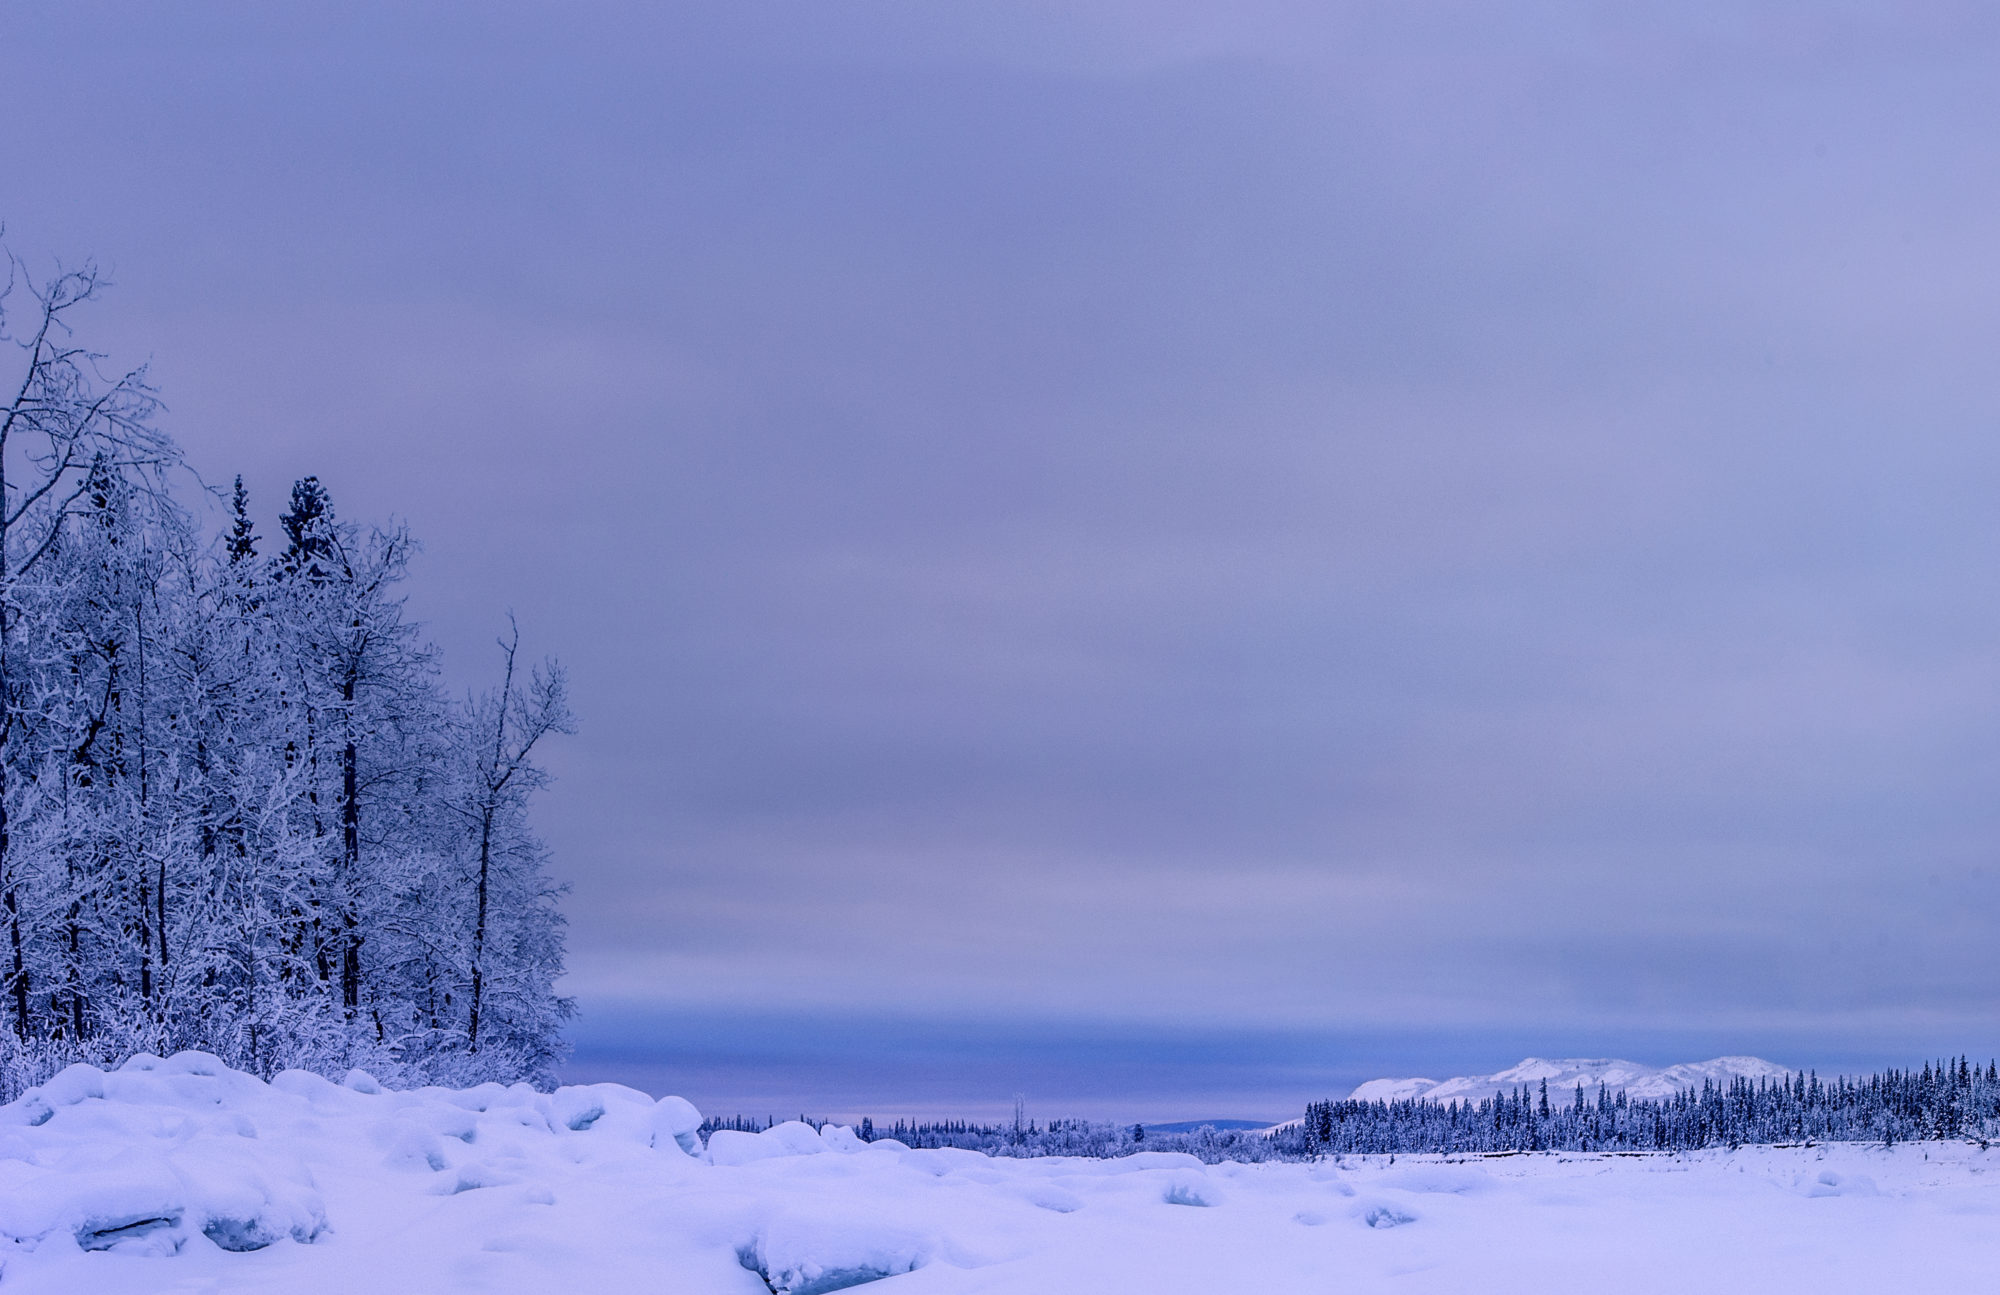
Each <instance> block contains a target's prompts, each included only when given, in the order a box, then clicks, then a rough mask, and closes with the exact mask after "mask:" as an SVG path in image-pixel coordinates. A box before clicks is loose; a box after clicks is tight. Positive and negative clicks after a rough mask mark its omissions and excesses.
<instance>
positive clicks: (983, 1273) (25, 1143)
mask: <svg viewBox="0 0 2000 1295" xmlns="http://www.w3.org/2000/svg"><path fill="white" fill-rule="evenodd" d="M1528 1064H1529V1065H1542V1066H1558V1067H1559V1066H1561V1065H1563V1064H1565V1063H1557V1062H1535V1063H1528ZM700 1122H701V1121H700V1114H699V1112H697V1111H695V1110H694V1108H693V1107H692V1106H689V1105H688V1104H687V1103H686V1102H683V1101H680V1100H679V1099H674V1098H668V1099H663V1100H661V1101H657V1102H656V1101H654V1100H652V1099H651V1098H649V1097H647V1096H646V1095H645V1094H644V1093H640V1092H636V1091H634V1090H632V1089H629V1088H622V1087H619V1086H618V1085H615V1084H592V1085H586V1086H579V1087H574V1088H565V1089H559V1090H558V1091H556V1092H554V1093H539V1092H536V1091H534V1090H533V1089H531V1088H528V1087H525V1086H522V1085H513V1086H507V1085H501V1084H482V1085H479V1086H478V1087H475V1088H467V1089H462V1090H454V1089H443V1088H423V1089H416V1090H411V1091H388V1090H385V1089H383V1088H382V1087H381V1085H380V1084H377V1083H374V1082H372V1081H370V1080H369V1079H367V1078H366V1077H365V1076H361V1075H350V1076H347V1077H346V1079H345V1080H344V1081H343V1082H341V1083H333V1082H330V1081H328V1080H326V1079H323V1078H320V1077H318V1076H315V1075H309V1074H304V1073H301V1072H288V1073H285V1074H281V1075H278V1076H276V1077H275V1078H273V1079H272V1080H271V1082H269V1083H268V1084H267V1083H264V1082H262V1081H260V1080H258V1079H256V1078H254V1077H251V1076H248V1075H242V1074H237V1073H235V1072H233V1071H230V1070H228V1069H226V1068H225V1067H223V1066H221V1065H220V1064H219V1063H217V1062H216V1061H215V1059H214V1058H212V1057H204V1056H200V1055H197V1054H182V1055H180V1056H176V1057H170V1058H166V1059H164V1060H163V1059H161V1058H158V1057H140V1058H135V1059H134V1060H133V1061H132V1062H130V1063H129V1064H127V1065H125V1066H123V1067H121V1068H119V1069H117V1070H113V1071H109V1072H106V1071H102V1070H96V1069H93V1068H91V1067H88V1066H77V1067H72V1068H71V1069H69V1070H66V1071H64V1072H62V1073H61V1074H59V1075H56V1076H54V1077H53V1078H52V1079H50V1080H49V1082H48V1083H46V1084H43V1085H41V1086H40V1087H39V1088H36V1089H33V1090H31V1091H30V1092H28V1093H25V1094H23V1095H22V1097H21V1098H20V1099H19V1100H17V1101H15V1102H13V1103H10V1104H8V1105H6V1106H0V1291H4V1292H6V1293H7V1295H161V1293H162V1292H170V1291H185V1292H204V1293H206V1295H247V1293H249V1292H258V1293H260V1295H355V1293H356V1292H363V1293H364V1295H430V1293H431V1292H445V1291H479V1292H484V1293H486V1295H547V1293H548V1292H551V1291H585V1292H589V1293H590V1295H626V1293H627V1292H633V1293H635V1295H636V1293H637V1292H646V1291H658V1290H662V1289H672V1290H676V1291H686V1292H690V1293H691V1295H696V1293H700V1295H706V1293H708V1292H714V1293H715V1295H729V1293H732V1292H733V1293H734V1295H758V1293H760V1292H771V1293H772V1295H826V1293H827V1292H832V1291H840V1290H846V1289H850V1288H857V1287H858V1288H864V1289H866V1290H882V1291H885V1292H887V1291H900V1290H906V1289H907V1290H909V1291H913V1292H914V1291H940V1292H942V1291H972V1290H979V1291H983V1292H987V1295H1082V1293H1083V1292H1092V1293H1093V1295H1095V1293H1096V1292H1104V1291H1145V1292H1147V1293H1148V1295H1215V1292H1218V1291H1239V1290H1241V1291H1252V1290H1256V1291H1263V1290H1286V1291H1290V1290H1340V1291H1347V1292H1354V1293H1355V1295H1369V1293H1370V1292H1385V1293H1386V1292H1392V1291H1415V1290H1425V1291H1465V1290H1478V1291H1491V1292H1494V1293H1495V1295H1517V1293H1518V1295H1546V1293H1547V1292H1549V1291H1569V1290H1599V1289H1640V1288H1643V1289H1645V1290H1648V1291H1651V1290H1665V1291H1689V1290H1731V1291H1734V1290H1814V1291H1830V1292H1849V1291H1852V1292H1856V1293H1857V1295H1859V1293H1860V1292H1869V1293H1871V1295H1872V1293H1873V1292H1879V1291H1881V1290H1886V1289H1895V1288H1899V1287H1900V1286H1902V1285H1907V1284H1908V1280H1907V1279H1908V1272H1909V1256H1910V1255H1911V1254H1913V1253H1920V1254H1922V1255H1923V1257H1924V1267H1925V1275H1926V1277H1927V1279H1929V1280H1931V1281H1933V1282H1935V1283H1938V1284H1940V1285H1942V1286H1943V1287H1945V1288H1946V1289H1954V1290H1957V1289H1965V1290H1983V1289H1986V1288H1987V1287H1989V1286H1990V1285H1991V1284H1992V1281H1991V1277H1992V1271H1991V1270H1992V1266H1993V1260H1992V1257H1993V1255H1994V1254H1995V1253H2000V1147H1996V1148H1994V1149H1992V1150H1990V1151H1989V1150H1983V1149H1981V1148H1980V1147H1978V1146H1977V1145H1976V1144H1968V1143H1963V1142H1961V1143H1941V1142H1930V1143H1913V1144H1898V1145H1896V1146H1893V1147H1884V1146H1882V1145H1880V1144H1871V1145H1859V1144H1846V1145H1840V1144H1836V1145H1831V1146H1811V1147H1805V1146H1802V1147H1789V1148H1778V1147H1746V1148H1743V1149H1741V1150H1739V1151H1735V1152H1725V1151H1720V1150H1717V1151H1714V1152H1700V1153H1693V1154H1687V1155H1674V1156H1668V1155H1661V1156H1621V1155H1589V1154H1582V1153H1561V1154H1553V1153H1551V1154H1523V1155H1511V1156H1504V1157H1462V1156H1461V1157H1440V1156H1396V1157H1387V1156H1381V1157H1377V1156H1353V1155H1350V1156H1346V1157H1342V1158H1340V1159H1339V1160H1337V1161H1320V1162H1317V1163H1289V1164H1288V1163H1266V1164H1220V1165H1204V1164H1202V1163H1201V1162H1200V1161H1199V1160H1196V1159H1195V1158H1194V1157H1192V1156H1188V1155H1184V1154H1179V1153H1160V1152H1148V1153H1142V1154H1138V1155H1132V1156H1126V1157H1123V1158H1120V1159H1115V1160H1087V1159H1073V1158H1062V1157H1049V1158H1044V1159H1026V1160H1013V1159H1005V1158H991V1157H988V1156H985V1155H981V1154H979V1153H977V1152H973V1151H964V1150H918V1149H912V1148H910V1147H906V1146H904V1145H902V1144H900V1143H897V1142H893V1141H889V1140H886V1139H884V1140H878V1141H874V1142H863V1141H862V1140H861V1139H860V1138H859V1137H856V1136H855V1135H854V1134H853V1133H852V1132H851V1131H849V1130H844V1129H841V1128H839V1127H837V1126H828V1127H826V1128H822V1129H814V1128H812V1127H811V1126H809V1125H805V1124H789V1125H779V1126H777V1127H776V1128H773V1129H770V1130H767V1131H765V1132H763V1133H756V1134H750V1133H741V1134H726V1133H722V1132H718V1133H716V1134H715V1135H714V1137H713V1139H712V1140H711V1141H710V1143H709V1144H708V1145H707V1146H704V1145H703V1144H702V1142H701V1140H700V1138H699V1136H698V1128H699V1125H700ZM1884 1237H1888V1238H1891V1239H1893V1241H1894V1244H1884V1242H1883V1238H1884ZM1419 1273H1420V1274H1421V1280H1420V1281H1418V1282H1417V1284H1414V1285H1413V1284H1412V1275H1413V1274H1419ZM1635 1281H1636V1282H1637V1286H1635V1285H1634V1282H1635ZM875 1283H886V1284H884V1285H880V1286H877V1285H875Z"/></svg>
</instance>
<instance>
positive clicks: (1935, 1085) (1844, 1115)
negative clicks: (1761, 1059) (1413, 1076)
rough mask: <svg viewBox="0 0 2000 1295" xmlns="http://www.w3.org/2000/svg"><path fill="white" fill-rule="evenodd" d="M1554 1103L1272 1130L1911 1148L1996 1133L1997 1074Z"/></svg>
mask: <svg viewBox="0 0 2000 1295" xmlns="http://www.w3.org/2000/svg"><path fill="white" fill-rule="evenodd" d="M1572 1096H1573V1100H1571V1101H1569V1102H1563V1101H1561V1094H1558V1096H1557V1099H1556V1100H1555V1101H1551V1100H1550V1097H1549V1091H1548V1083H1547V1081H1546V1080H1544V1081H1543V1083H1542V1085H1541V1087H1540V1089H1539V1090H1537V1091H1533V1092H1531V1091H1530V1090H1529V1089H1528V1088H1527V1087H1526V1086H1525V1085H1524V1086H1522V1087H1520V1088H1517V1089H1516V1090H1515V1091H1514V1092H1512V1093H1502V1094H1500V1095H1499V1096H1497V1097H1489V1098H1487V1099H1485V1100H1484V1101H1480V1102H1427V1101H1422V1100H1410V1101H1399V1102H1381V1101H1376V1102H1360V1101H1351V1100H1350V1101H1338V1102H1314V1103H1313V1104H1312V1105H1310V1106H1308V1107H1307V1108H1306V1116H1305V1120H1304V1121H1303V1122H1302V1123H1301V1124H1298V1125H1292V1126H1287V1127H1286V1128H1285V1129H1284V1130H1281V1131H1280V1133H1279V1134H1278V1135H1277V1137H1278V1139H1279V1140H1280V1141H1283V1142H1286V1143H1287V1144H1289V1146H1290V1147H1291V1148H1292V1149H1294V1150H1295V1151H1296V1152H1298V1153H1301V1154H1304V1155H1308V1156H1313V1155H1328V1154H1336V1155H1337V1154H1377V1153H1393V1154H1398V1155H1401V1154H1411V1153H1425V1152H1430V1153H1451V1152H1460V1151H1464V1152H1495V1151H1694V1150H1699V1149H1701V1148H1703V1147H1738V1146H1742V1145H1744V1144H1746V1143H1788V1142H1789V1143H1797V1142H1909V1141H1917V1140H1923V1139H1936V1138H1973V1139H1977V1140H1980V1141H1982V1142H1983V1141H1985V1140H1987V1139H1991V1138H1994V1137H1996V1136H2000V1069H1996V1068H1995V1065H1994V1063H1993V1062H1991V1061H1989V1062H1987V1064H1986V1068H1985V1069H1984V1070H1981V1069H1980V1068H1978V1067H1976V1066H1974V1065H1972V1064H1971V1063H1970V1062H1968V1061H1967V1060H1966V1059H1965V1058H1963V1057H1961V1058H1959V1059H1958V1060H1957V1061H1944V1062H1939V1063H1937V1064H1936V1065H1932V1064H1930V1063H1925V1065H1924V1067H1923V1069H1922V1070H1888V1071H1884V1072H1882V1073H1881V1074H1877V1075H1869V1076H1867V1077H1865V1078H1859V1079H1849V1078H1845V1077H1843V1078H1840V1079H1835V1080H1832V1081H1831V1082H1828V1081H1823V1080H1821V1079H1820V1078H1819V1076H1818V1075H1817V1074H1814V1073H1812V1072H1810V1071H1802V1072H1800V1073H1798V1074H1795V1075H1793V1076H1792V1077H1791V1078H1789V1079H1780V1080H1776V1081H1773V1080H1768V1079H1760V1080H1758V1081H1757V1082H1755V1083H1752V1082H1750V1081H1749V1080H1747V1079H1736V1080H1733V1081H1732V1082H1730V1083H1728V1084H1717V1083H1714V1082H1712V1081H1706V1080H1705V1081H1703V1083H1702V1086H1701V1088H1700V1089H1693V1088H1688V1089H1684V1090H1682V1091H1681V1092H1679V1093H1676V1094H1675V1095H1674V1096H1672V1097H1667V1098H1660V1099H1634V1098H1628V1097H1627V1096H1626V1095H1625V1094H1624V1093H1623V1092H1618V1093H1612V1092H1610V1091H1608V1090H1607V1089H1606V1088H1605V1087H1603V1086H1602V1085H1599V1087H1598V1089H1597V1092H1596V1093H1595V1095H1594V1096H1593V1095H1592V1094H1589V1093H1587V1092H1586V1091H1585V1090H1584V1089H1583V1088H1582V1086H1580V1085H1579V1086H1578V1087H1577V1089H1576V1091H1575V1093H1574V1094H1573V1095H1572Z"/></svg>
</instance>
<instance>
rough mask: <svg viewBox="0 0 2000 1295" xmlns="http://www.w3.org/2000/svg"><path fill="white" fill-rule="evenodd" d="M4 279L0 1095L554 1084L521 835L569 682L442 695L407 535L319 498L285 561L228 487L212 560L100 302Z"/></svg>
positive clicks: (545, 913)
mask: <svg viewBox="0 0 2000 1295" xmlns="http://www.w3.org/2000/svg"><path fill="white" fill-rule="evenodd" d="M8 264H9V266H10V267H11V275H10V278H9V287H8V289H7V291H5V292H4V293H0V341H4V342H5V343H7V345H5V346H4V347H0V354H4V358H5V360H6V361H7V362H10V363H11V364H12V365H13V369H12V371H0V377H4V378H6V379H7V380H8V381H7V386H6V387H5V388H4V393H5V395H6V397H7V398H8V400H9V403H8V404H7V405H6V406H5V407H4V408H0V991H3V992H0V1002H4V1008H0V1014H4V1020H5V1028H4V1030H0V1039H4V1042H0V1100H4V1098H5V1097H7V1096H9V1095H11V1093H12V1091H14V1090H15V1089H17V1088H18V1087H19V1086H20V1085H21V1084H23V1083H28V1082H33V1081H34V1080H35V1079H36V1078H38V1077H39V1076H40V1075H42V1074H44V1073H46V1072H48V1071H49V1070H50V1069H52V1068H54V1067H56V1066H58V1065H61V1064H64V1063H65V1062H67V1061H69V1060H74V1059H93V1060H108V1059H115V1058H116V1057H118V1056H119V1055H122V1054H126V1053H130V1052H133V1051H137V1050H141V1049H144V1050H149V1051H156V1052H164V1051H171V1050H176V1049H180V1048H188V1047H196V1048H202V1049H205V1050H208V1051H211V1052H215V1053H217V1054H218V1055H220V1056H222V1057H223V1058H224V1059H225V1060H228V1061H229V1062H231V1063H232V1064H234V1065H238V1066H241V1067H244V1068H247V1069H250V1070H253V1071H257V1072H260V1073H271V1072H274V1071H276V1070H278V1069H282V1068H285V1067H288V1066H305V1067H310V1068H316V1069H320V1070H325V1071H339V1070H342V1069H344V1068H346V1067H348V1066H352V1065H364V1066H367V1067H369V1068H371V1069H374V1070H376V1071H377V1072H378V1073H381V1074H383V1075H384V1076H385V1077H390V1078H400V1079H405V1080H422V1079H430V1078H447V1079H452V1080H458V1081H464V1080H475V1079H485V1078H508V1079H513V1078H528V1079H532V1080H537V1081H542V1082H546V1081H548V1080H549V1079H550V1078H551V1077H552V1075H553V1068H554V1065H555V1062H556V1061H557V1060H558V1058H559V1037H560V1027H561V1025H562V1022H563V1020H564V1018H565V1016H566V1014H567V1011H568V1007H567V1004H566V1003H565V1002H564V1001H563V1000H561V999H560V998H559V997H558V996H557V995H556V994H555V991H554V984H555V980H556V978H557V976H558V975H559V974H560V972H561V968H562V958H563V941H562V922H561V917H560V914H559V913H558V912H557V910H556V906H555V899H556V896H557V894H558V888H557V887H556V886H554V884H553V883H552V882H551V881H550V880H549V878H548V875H547V859H546V856H545V853H544V851H543V850H542V848H541V846H540V845H539V843H538V842H537V841H536V839H535V837H534V835H533V833H532V832H531V830H530V829H529V825H528V806H529V801H530V799H531V798H532V795H533V793H534V792H535V791H536V790H537V789H539V788H540V787H541V786H543V785H544V783H545V781H546V779H545V777H544V775H543V774H542V772H541V770H540V769H539V768H538V767H537V766H536V765H535V763H534V761H533V758H532V757H533V755H534V753H535V751H536V749H537V746H538V744H539V743H540V742H541V741H542V739H543V738H545V737H546V736H547V735H548V734H550V733H554V732H567V731H569V728H570V725H571V721H570V717H569V712H568V709H567V707H566V704H565V702H564V689H563V676H562V673H561V671H560V669H559V668H557V667H555V666H554V665H552V664H550V665H544V666H540V667H526V666H522V665H521V664H520V663H519V662H518V661H517V647H518V635H516V636H515V637H513V638H510V639H509V640H508V641H507V642H506V643H505V644H503V647H504V657H503V660H502V662H501V665H502V670H501V681H500V683H499V685H498V687H497V688H496V689H495V690H494V691H493V692H491V693H490V694H481V695H478V696H474V697H469V698H466V699H464V700H462V701H454V700H452V699H451V698H450V697H449V696H448V695H447V694H446V692H445V690H444V688H443V686H442V683H441V680H440V677H439V672H438V665H437V659H436V653H435V652H434V651H433V650H432V649H431V648H430V646H429V645H428V644H427V643H426V642H425V641H424V639H423V637H422V634H421V629H420V627H419V626H417V625H416V624H414V623H413V622H411V621H410V620H409V619H408V617H407V616H406V614H405V610H404V602H403V597H402V594H401V592H400V590H401V586H402V581H403V580H404V578H405V576H406V574H407V571H408V565H409V561H410V558H411V556H412V554H413V552H414V545H413V543H412V541H411V539H410V537H409V535H408V534H407V533H406V532H405V531H404V530H402V529H401V528H400V527H391V528H364V527H360V526H356V525H354V524H351V523H349V522H346V521H344V520H342V519H340V518H339V517H338V516H337V515H336V512H335V509H334V506H333V501H332V499H331V497H330V496H329V494H328V492H327V491H326V489H325V488H324V487H323V486H322V485H321V484H320V482H319V481H318V480H317V479H316V478H313V477H306V478H303V479H301V480H300V481H299V483H298V484H297V486H295V487H294V489H293V492H292V496H291V500H290V502H289V505H288V507H287V509H286V510H285V512H284V514H283V516H282V517H281V519H280V528H281V532H282V534H283V537H284V547H283V549H282V551H281V552H279V553H277V554H274V555H273V556H272V557H271V558H269V559H268V560H260V559H259V558H258V553H257V549H258V538H257V535H256V528H255V526H254V524H253V523H252V521H251V519H250V511H249V498H248V494H247V492H246V491H245V490H244V488H243V484H242V481H241V479H240V478H238V479H237V481H236V483H235V489H234V491H233V494H232V497H231V498H230V500H229V501H228V508H229V518H228V523H227V530H226V532H225V533H222V534H217V535H213V536H210V535H207V534H206V533H205V529H204V527H203V526H202V525H201V524H200V523H199V520H198V519H199V517H200V516H201V515H202V508H205V507H206V506H207V504H208V503H209V501H208V500H207V499H206V497H205V493H204V492H202V491H201V490H199V489H198V488H197V487H196V486H195V485H194V483H193V480H192V478H191V476H189V475H188V474H186V473H184V472H182V471H181V470H180V467H179V464H180V459H179V453H178V451H177V449H176V448H175V446H174V444H173V442H172V441H171V440H170V439H169V438H168V437H167V436H166V434H165V433H164V432H163V431H161V430H160V429H159V427H158V426H157V417H158V412H159V407H158V402H157V400H156V398H155V396H154V393H153V391H152V389H151V388H150V387H149V386H148V385H147V382H146V375H145V373H144V371H143V370H141V371H134V372H131V373H127V374H125V375H124V376H122V377H119V378H116V379H105V378H103V377H101V376H100V375H99V361H100V359H101V357H98V356H96V355H94V354H92V353H91V352H89V351H88V350H86V349H84V348H83V347H81V346H79V345H77V344H76V343H75V341H74V340H73V337H72V334H71V331H70V330H71V327H72V324H73V317H74V316H75V314H76V312H77V311H78V309H79V308H80V307H81V306H83V305H84V304H85V303H87V302H89V301H90V300H91V299H92V298H93V297H95V296H96V295H97V293H98V290H99V282H98V280H97V278H96V276H95V275H94V273H92V272H91V271H89V270H85V271H81V272H76V273H70V274H63V275H58V276H56V277H55V278H53V279H50V280H48V281H46V282H37V281H36V280H34V279H33V278H32V277H31V276H29V275H28V274H27V273H26V271H25V270H24V269H23V268H22V267H21V266H20V264H19V263H18V262H16V261H12V260H10V261H9V262H8ZM23 321H25V322H23ZM176 490H178V491H179V492H180V495H181V498H184V499H187V500H189V501H192V502H191V503H190V505H189V506H187V507H184V506H183V505H182V503H181V502H179V501H178V500H177V498H176ZM196 503H198V504H200V505H201V507H200V508H198V507H195V506H193V505H194V504H196Z"/></svg>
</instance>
